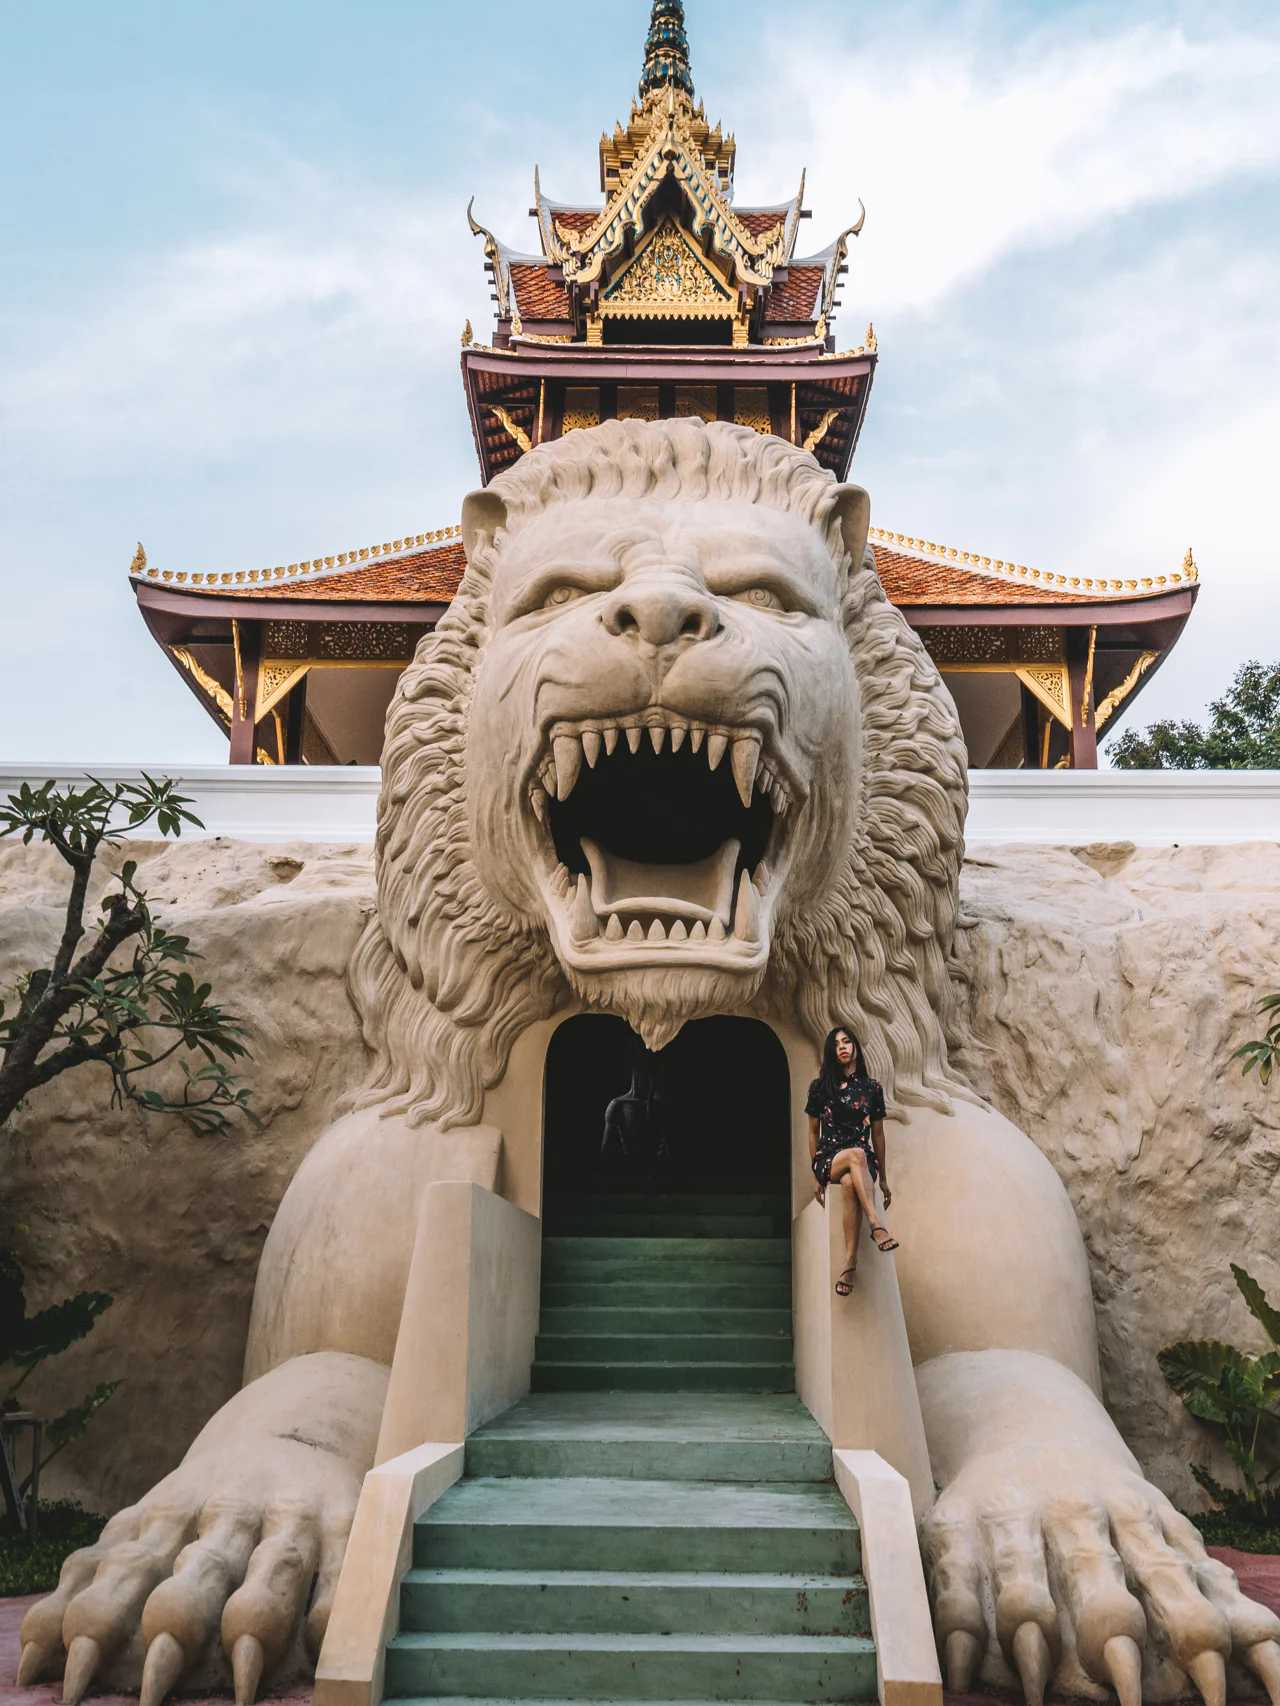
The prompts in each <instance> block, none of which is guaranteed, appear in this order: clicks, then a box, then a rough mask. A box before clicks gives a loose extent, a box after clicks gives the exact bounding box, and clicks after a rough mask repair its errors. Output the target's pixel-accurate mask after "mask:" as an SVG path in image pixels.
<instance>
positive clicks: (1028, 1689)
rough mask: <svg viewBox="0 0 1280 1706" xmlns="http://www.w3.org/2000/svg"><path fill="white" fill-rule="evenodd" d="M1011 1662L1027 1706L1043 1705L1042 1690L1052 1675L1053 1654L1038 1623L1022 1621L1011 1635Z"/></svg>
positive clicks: (1047, 1684) (1046, 1686)
mask: <svg viewBox="0 0 1280 1706" xmlns="http://www.w3.org/2000/svg"><path fill="white" fill-rule="evenodd" d="M1012 1646H1013V1663H1014V1668H1015V1669H1016V1670H1017V1673H1018V1678H1019V1680H1020V1681H1021V1683H1022V1692H1023V1695H1024V1696H1025V1697H1026V1701H1027V1706H1044V1691H1045V1689H1046V1688H1048V1686H1049V1678H1050V1677H1051V1676H1052V1675H1053V1654H1052V1653H1051V1652H1050V1650H1049V1643H1048V1641H1047V1640H1046V1639H1045V1634H1044V1630H1043V1629H1042V1628H1041V1627H1040V1625H1039V1624H1038V1623H1024V1624H1023V1625H1022V1627H1021V1628H1020V1629H1019V1630H1018V1632H1017V1633H1016V1634H1015V1635H1014V1637H1013V1643H1012Z"/></svg>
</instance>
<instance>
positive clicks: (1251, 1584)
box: [0, 1546, 1280, 1706]
mask: <svg viewBox="0 0 1280 1706" xmlns="http://www.w3.org/2000/svg"><path fill="white" fill-rule="evenodd" d="M1210 1551H1211V1552H1212V1553H1213V1555H1214V1557H1215V1558H1221V1559H1222V1560H1223V1561H1224V1562H1225V1563H1227V1564H1230V1565H1231V1568H1232V1569H1233V1570H1234V1571H1235V1572H1236V1574H1237V1575H1238V1576H1239V1577H1240V1585H1241V1587H1242V1588H1243V1589H1244V1591H1245V1592H1246V1593H1247V1594H1251V1595H1252V1596H1253V1598H1254V1599H1257V1600H1261V1602H1262V1603H1263V1604H1264V1605H1269V1606H1270V1607H1271V1608H1272V1610H1273V1611H1275V1612H1277V1613H1280V1557H1264V1556H1261V1555H1259V1554H1257V1553H1253V1552H1237V1551H1235V1550H1233V1548H1231V1547H1229V1546H1213V1547H1211V1548H1210ZM32 1603H33V1600H32V1599H0V1702H3V1706H55V1703H56V1702H57V1701H58V1700H59V1699H60V1698H61V1693H60V1690H59V1689H58V1688H57V1687H56V1686H54V1685H51V1684H49V1683H41V1684H40V1685H39V1686H38V1687H36V1688H15V1687H14V1686H13V1684H12V1683H11V1681H10V1680H9V1679H10V1678H11V1677H12V1676H13V1674H14V1672H15V1670H16V1669H17V1668H18V1626H19V1624H20V1623H21V1622H22V1617H23V1613H24V1612H25V1611H26V1609H27V1607H28V1606H29V1605H31V1604H32ZM309 1698H310V1693H309V1690H305V1689H296V1690H294V1691H293V1692H292V1693H289V1694H269V1695H266V1696H265V1697H264V1699H263V1701H262V1706H279V1703H283V1702H288V1703H290V1706H298V1703H299V1702H301V1701H305V1700H307V1699H309ZM1258 1698H1259V1699H1261V1698H1262V1691H1261V1690H1259V1691H1258ZM91 1699H92V1701H93V1703H94V1706H137V1700H136V1697H135V1696H133V1695H125V1694H95V1695H92V1696H91ZM991 1699H992V1696H991V1695H989V1694H982V1695H978V1694H949V1695H948V1696H947V1703H948V1706H969V1703H970V1702H973V1703H975V1706H991ZM196 1706H225V1697H222V1698H220V1699H219V1700H218V1701H217V1702H216V1703H215V1702H213V1701H207V1702H206V1701H201V1702H197V1703H196Z"/></svg>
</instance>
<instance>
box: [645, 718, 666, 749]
mask: <svg viewBox="0 0 1280 1706" xmlns="http://www.w3.org/2000/svg"><path fill="white" fill-rule="evenodd" d="M649 740H650V742H651V744H652V746H653V750H654V751H655V752H661V751H662V749H663V747H664V746H665V745H666V744H667V729H666V724H665V723H650V724H649Z"/></svg>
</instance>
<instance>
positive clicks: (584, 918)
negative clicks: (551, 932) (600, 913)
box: [571, 877, 600, 942]
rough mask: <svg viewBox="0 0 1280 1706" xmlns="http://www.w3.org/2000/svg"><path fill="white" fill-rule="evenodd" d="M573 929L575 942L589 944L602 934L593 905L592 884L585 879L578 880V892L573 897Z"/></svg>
mask: <svg viewBox="0 0 1280 1706" xmlns="http://www.w3.org/2000/svg"><path fill="white" fill-rule="evenodd" d="M571 928H572V931H573V939H574V941H575V942H589V941H590V940H591V939H592V938H593V937H594V936H598V935H599V934H600V931H599V926H598V924H597V921H596V909H595V907H594V906H592V904H591V884H590V883H589V882H588V881H587V879H586V878H585V877H579V878H578V892H577V893H576V894H575V895H574V897H573V920H572V925H571Z"/></svg>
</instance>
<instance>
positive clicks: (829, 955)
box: [350, 418, 968, 1127]
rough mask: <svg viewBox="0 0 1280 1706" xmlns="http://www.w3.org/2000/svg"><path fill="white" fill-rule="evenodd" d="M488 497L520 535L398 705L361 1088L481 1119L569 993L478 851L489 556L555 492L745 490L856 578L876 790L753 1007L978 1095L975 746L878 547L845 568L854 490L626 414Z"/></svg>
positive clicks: (366, 952)
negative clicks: (959, 1015)
mask: <svg viewBox="0 0 1280 1706" xmlns="http://www.w3.org/2000/svg"><path fill="white" fill-rule="evenodd" d="M489 491H490V493H492V494H493V495H494V496H495V497H497V498H500V499H501V500H502V503H503V505H504V507H505V512H506V522H505V527H502V528H499V530H498V531H497V533H496V535H495V536H494V538H493V539H492V540H491V541H490V542H489V543H487V544H485V545H483V546H482V547H481V548H479V549H477V550H475V551H474V552H473V553H472V556H471V559H470V561H469V562H468V564H467V569H466V572H465V574H464V576H463V579H462V583H461V586H460V587H459V589H458V593H457V596H456V597H455V599H454V601H453V603H452V604H451V606H450V608H449V610H448V611H447V612H446V614H445V615H444V617H443V618H442V619H441V621H440V623H439V625H438V627H437V628H436V630H435V632H434V633H433V634H430V635H427V636H425V637H424V638H423V640H422V641H421V642H420V644H419V646H418V650H417V655H416V656H415V658H414V660H413V662H412V663H411V664H410V665H409V667H408V668H407V669H406V670H405V672H404V674H403V675H402V676H401V678H400V682H399V685H398V687H397V689H396V693H395V695H394V697H393V699H392V702H391V706H390V708H389V710H388V713H387V725H386V741H385V745H384V747H383V756H382V767H383V783H382V792H381V795H380V798H379V802H378V832H377V841H376V861H377V889H378V907H377V912H376V914H375V915H374V916H373V917H372V918H371V919H370V921H369V923H368V925H367V927H366V929H365V931H364V934H363V936H362V937H361V940H360V942H359V944H358V946H357V948H356V951H355V954H354V955H353V958H352V963H351V971H350V984H351V990H352V994H353V997H354V999H355V1002H356V1006H357V1009H358V1011H359V1014H360V1018H361V1023H362V1026H363V1032H364V1038H365V1042H366V1044H367V1046H368V1048H369V1049H370V1051H371V1053H372V1055H373V1064H372V1068H371V1071H370V1076H369V1078H368V1080H367V1082H366V1084H365V1085H364V1087H363V1088H362V1089H361V1090H360V1091H359V1092H358V1093H357V1094H356V1095H355V1096H354V1097H353V1098H352V1104H353V1105H354V1106H357V1107H367V1106H379V1107H381V1109H382V1110H383V1111H384V1112H386V1113H400V1114H402V1115H404V1116H406V1117H407V1118H408V1119H409V1120H410V1121H411V1122H412V1123H414V1124H418V1123H422V1122H425V1121H429V1120H430V1121H434V1122H437V1123H438V1124H439V1125H441V1126H442V1127H447V1126H452V1125H460V1124H468V1123H472V1122H474V1121H476V1120H478V1119H479V1117H480V1113H481V1108H482V1104H483V1097H484V1092H485V1090H486V1089H487V1088H488V1087H489V1086H491V1085H492V1084H494V1083H496V1082H497V1081H498V1080H499V1079H500V1078H501V1077H502V1075H503V1072H504V1071H505V1069H506V1063H507V1059H508V1056H509V1054H510V1051H511V1047H512V1045H513V1043H514V1042H515V1040H516V1038H517V1037H518V1036H519V1035H520V1033H521V1032H522V1031H523V1030H524V1029H525V1028H526V1027H527V1026H528V1025H530V1024H532V1023H534V1022H535V1021H537V1020H539V1019H542V1018H545V1017H547V1016H548V1015H550V1014H551V1013H553V1012H554V1011H555V1010H556V1008H557V1007H558V1006H560V1005H562V1004H563V1003H564V1002H565V1001H566V1000H567V999H568V998H569V993H570V992H569V987H568V984H567V982H566V979H565V977H564V973H563V971H562V969H561V967H560V965H559V962H558V961H557V959H556V957H555V954H554V952H553V950H552V948H551V944H550V941H549V939H548V937H547V934H546V931H545V929H544V927H543V924H542V921H541V920H540V919H532V918H523V917H519V916H516V915H515V914H513V913H511V912H510V911H509V910H507V909H506V908H504V907H503V906H502V905H501V904H500V903H499V902H498V901H497V900H496V899H495V898H494V897H493V896H492V895H491V894H490V893H489V892H488V890H487V889H485V888H484V886H483V885H482V883H481V881H480V878H479V875H478V873H477V871H476V869H475V866H474V864H473V863H472V860H471V857H470V850H469V847H468V828H467V806H466V790H467V788H468V787H471V786H483V785H484V778H483V776H479V777H472V776H469V775H468V771H467V741H466V727H467V716H468V711H469V707H470V700H471V688H472V684H473V681H474V678H475V671H476V667H477V665H478V663H479V660H480V655H481V652H482V650H483V647H484V645H485V642H486V639H487V637H488V606H489V594H490V588H491V585H492V579H493V570H494V565H495V563H496V562H497V560H498V558H499V556H500V555H501V552H502V549H503V546H504V543H505V540H506V538H507V537H508V536H509V535H510V534H511V533H513V532H515V531H516V530H518V529H519V528H520V526H521V525H522V524H523V523H524V522H526V521H527V520H529V519H530V518H531V517H532V516H533V515H535V514H537V513H538V512H540V511H541V510H542V509H543V508H544V507H545V506H546V505H547V504H550V503H556V502H561V501H564V500H565V499H568V498H582V497H589V496H599V497H608V496H626V497H634V496H652V497H654V498H656V499H676V498H679V499H683V500H685V501H696V500H697V499H699V498H707V497H715V498H730V499H732V498H736V499H740V500H744V501H747V502H752V503H760V504H766V505H768V506H770V507H772V508H776V509H782V510H787V511H790V512H791V513H793V514H798V515H799V516H801V517H802V518H803V519H804V520H806V521H808V522H809V523H810V524H812V525H813V526H815V527H817V528H818V530H819V531H820V532H821V533H822V534H823V537H824V539H825V540H826V543H827V546H828V548H829V549H830V551H831V553H832V555H833V557H835V559H836V561H837V563H838V564H841V565H843V566H844V567H845V568H846V569H847V570H848V581H847V587H846V592H845V596H844V601H843V618H844V624H845V633H846V636H847V639H848V644H849V651H850V657H851V660H852V666H853V669H854V671H855V674H856V677H857V680H858V683H859V688H860V692H861V699H862V724H863V746H864V750H863V765H862V784H861V797H860V800H859V802H858V808H857V816H856V824H855V830H854V835H853V839H852V841H851V844H850V846H849V849H848V856H847V858H846V859H845V860H844V862H843V863H842V865H841V867H840V870H839V873H838V877H837V880H836V881H835V882H834V883H833V884H832V885H831V886H830V887H829V889H828V891H827V892H826V893H825V894H823V895H820V896H814V897H811V898H810V897H801V900H800V904H798V905H796V906H793V907H792V908H791V909H790V912H789V914H788V915H787V916H786V917H784V918H783V919H782V920H780V922H779V926H778V929H777V932H776V934H775V937H774V942H773V946H772V950H771V955H770V966H769V971H768V974H767V977H766V980H765V983H764V985H763V987H762V988H761V990H760V993H759V995H758V996H757V998H756V1001H755V1002H754V1003H753V1006H754V1008H755V1010H757V1011H758V1012H760V1013H761V1014H762V1015H763V1016H765V1017H767V1016H768V1015H769V1014H770V1013H775V1014H781V1013H784V1012H789V1013H791V1014H793V1015H795V1016H796V1017H797V1018H798V1019H799V1022H800V1024H801V1026H802V1028H803V1029H805V1030H806V1031H807V1033H808V1034H809V1035H811V1036H812V1037H813V1038H814V1040H815V1042H817V1041H818V1040H819V1039H820V1037H821V1036H822V1034H823V1033H824V1032H825V1031H826V1030H827V1029H828V1028H829V1027H830V1026H831V1024H833V1023H835V1022H844V1023H848V1024H851V1025H853V1026H855V1027H856V1028H857V1029H858V1031H859V1032H860V1034H861V1035H862V1036H863V1037H864V1039H865V1042H866V1048H867V1054H868V1058H869V1062H870V1064H871V1066H872V1069H873V1070H874V1072H875V1074H876V1076H877V1077H878V1078H879V1079H880V1080H881V1082H882V1083H883V1084H884V1086H885V1089H886V1092H887V1093H888V1094H889V1095H890V1097H891V1099H894V1100H897V1101H898V1102H900V1103H902V1102H906V1103H911V1102H914V1103H921V1102H923V1103H927V1104H929V1105H931V1106H935V1107H941V1108H947V1107H949V1106H950V1096H951V1095H954V1094H960V1095H962V1096H967V1094H968V1092H967V1091H966V1090H965V1088H964V1087H963V1085H962V1084H961V1083H960V1081H959V1080H958V1079H957V1078H956V1077H955V1075H954V1074H953V1073H952V1071H951V1069H950V1067H949V1065H948V1061H947V1049H946V1042H945V1035H944V1022H945V1018H946V1010H947V1006H948V1001H949V983H948V975H947V962H948V957H949V953H950V945H951V938H952V932H953V929H954V924H955V913H956V891H957V882H958V877H959V868H960V861H961V858H962V855H963V828H964V814H965V805H966V777H965V753H964V743H963V740H962V737H961V734H960V729H959V725H958V722H957V720H956V716H955V710H954V707H953V706H952V703H951V700H950V697H949V695H948V694H947V693H946V691H945V689H944V688H943V686H942V683H941V681H940V678H939V676H938V673H937V671H936V669H935V668H934V666H933V664H932V662H931V661H930V659H929V657H928V655H927V654H926V652H925V650H924V648H923V647H922V646H921V644H920V642H919V640H918V639H917V638H916V636H915V635H914V634H913V633H912V631H911V629H910V628H909V627H908V626H907V624H906V622H905V621H904V620H903V619H902V617H901V616H900V615H899V613H898V612H897V611H896V610H895V609H894V608H893V606H892V605H891V604H890V603H889V602H888V600H887V599H886V598H885V596H884V592H883V589H882V588H881V586H880V582H879V579H878V578H877V575H876V572H875V561H874V558H873V556H872V554H871V552H870V550H868V551H867V552H866V554H865V556H864V558H863V561H862V562H861V564H860V565H858V566H857V567H856V569H855V568H852V566H851V565H849V562H848V552H847V550H846V548H845V545H844V541H843V537H842V534H841V531H840V521H839V516H838V513H837V492H838V488H837V486H836V484H835V482H834V480H833V478H832V476H831V475H830V474H829V473H827V472H826V471H825V470H824V469H822V468H821V467H819V465H818V464H817V462H816V461H815V460H814V459H813V457H811V456H809V455H808V454H806V453H805V452H804V451H801V450H797V449H796V448H795V447H794V446H793V445H790V444H787V443H786V442H785V441H783V440H781V439H777V438H768V437H763V436H761V435H759V434H757V433H756V432H754V431H753V430H752V429H751V428H749V427H737V426H731V425H728V424H726V423H709V424H708V423H704V422H702V421H700V420H698V419H696V418H695V419H689V420H677V421H660V422H639V421H610V422H606V423H605V424H604V425H603V426H600V427H595V428H591V429H588V430H584V431H579V432H575V433H572V434H571V435H569V436H568V437H566V438H564V439H560V440H558V441H556V442H555V443H553V444H550V445H546V446H542V447H539V448H538V449H535V450H532V451H530V452H529V453H527V454H526V455H525V456H524V457H522V458H521V460H520V461H519V462H518V463H516V465H515V466H514V467H513V468H512V469H510V470H509V471H508V472H507V473H505V474H502V475H500V476H499V478H498V479H496V480H495V481H494V482H493V484H492V486H491V487H490V488H489Z"/></svg>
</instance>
